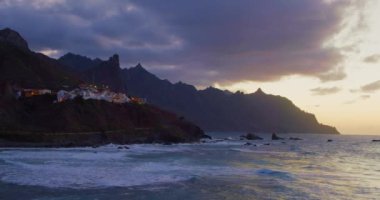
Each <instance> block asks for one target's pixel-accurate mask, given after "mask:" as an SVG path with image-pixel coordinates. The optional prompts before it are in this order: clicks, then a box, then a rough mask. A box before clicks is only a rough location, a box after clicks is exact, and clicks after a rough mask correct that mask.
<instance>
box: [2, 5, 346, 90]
mask: <svg viewBox="0 0 380 200" xmlns="http://www.w3.org/2000/svg"><path fill="white" fill-rule="evenodd" d="M343 2H345V1H336V2H335V3H329V4H327V3H324V1H322V0H291V1H285V0H238V1H229V0H209V1H200V0H198V1H188V0H167V1H165V3H163V2H160V1H154V0H129V1H126V0H116V1H106V0H99V1H90V0H83V1H77V0H49V1H42V0H18V1H11V0H3V1H0V19H1V21H0V26H1V27H6V26H8V27H11V28H14V29H16V30H18V31H20V32H21V34H23V35H25V37H26V39H27V40H28V41H30V46H31V47H32V48H33V49H36V50H44V49H53V50H59V52H60V53H64V52H67V51H73V52H75V53H80V54H85V55H88V56H91V57H101V58H106V57H108V56H109V55H111V54H113V53H119V54H120V57H121V59H122V63H123V65H124V66H130V65H133V64H136V63H138V62H141V63H143V64H144V65H145V66H147V68H150V69H151V70H153V71H154V72H155V73H157V74H159V75H160V76H163V77H165V78H169V79H171V80H183V81H186V82H190V83H194V84H198V85H208V84H211V83H213V82H215V81H218V82H220V83H229V82H234V81H242V80H255V81H270V80H275V79H279V78H281V77H283V76H287V75H294V74H299V75H306V76H314V77H318V78H320V79H321V80H322V81H331V80H340V79H343V78H344V77H345V73H344V70H343V69H341V68H336V66H338V64H339V63H340V62H341V59H342V56H341V54H340V53H339V49H335V48H328V47H324V46H323V44H324V42H326V40H328V39H329V38H330V37H331V36H332V35H333V34H334V33H336V32H337V30H338V29H339V28H340V24H341V19H342V10H343V8H345V6H346V3H343Z"/></svg>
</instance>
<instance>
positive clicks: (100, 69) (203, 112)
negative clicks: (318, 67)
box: [58, 53, 338, 134]
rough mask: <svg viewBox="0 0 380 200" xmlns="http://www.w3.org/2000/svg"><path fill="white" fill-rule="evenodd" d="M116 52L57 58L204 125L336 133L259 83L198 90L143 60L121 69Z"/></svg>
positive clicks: (216, 128)
mask: <svg viewBox="0 0 380 200" xmlns="http://www.w3.org/2000/svg"><path fill="white" fill-rule="evenodd" d="M117 58H118V56H117V55H114V56H112V57H111V58H110V59H109V60H106V61H102V60H100V59H98V58H97V59H90V58H88V57H85V56H81V55H75V54H73V53H68V54H66V55H64V56H62V57H61V58H59V59H58V61H59V62H60V63H61V64H62V65H63V66H66V67H67V69H69V70H71V71H72V72H74V73H75V74H76V75H78V76H80V77H82V79H84V80H86V81H88V82H92V83H95V84H105V85H109V86H110V87H111V88H113V89H114V90H118V91H123V92H126V93H128V94H130V95H134V96H139V97H142V98H146V99H147V101H148V102H149V103H151V104H154V105H156V106H159V107H161V108H163V109H166V110H169V111H172V112H175V113H177V114H178V115H181V116H183V117H185V118H187V119H189V120H190V121H193V122H194V123H196V124H198V125H199V126H201V127H202V128H203V129H205V130H208V131H255V132H282V133H335V134H336V133H338V131H337V130H336V129H335V128H333V127H330V126H326V125H323V124H320V123H318V121H317V119H316V117H315V116H314V115H313V114H310V113H306V112H304V111H302V110H301V109H299V108H298V107H296V106H295V105H294V104H293V103H292V102H291V101H290V100H288V99H286V98H284V97H281V96H274V95H269V94H265V93H264V92H263V91H262V90H261V89H259V90H257V91H256V92H255V93H252V94H243V93H241V92H236V93H232V92H229V91H223V90H219V89H216V88H213V87H209V88H207V89H205V90H197V89H196V88H195V87H194V86H192V85H189V84H185V83H182V82H178V83H175V84H173V83H171V82H170V81H168V80H162V79H160V78H158V77H157V76H155V75H154V74H152V73H150V72H148V71H147V70H146V69H144V68H143V67H142V65H141V64H138V65H137V66H135V67H132V68H129V69H121V68H120V66H119V61H118V60H117Z"/></svg>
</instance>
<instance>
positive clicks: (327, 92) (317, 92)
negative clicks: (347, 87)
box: [310, 87, 341, 96]
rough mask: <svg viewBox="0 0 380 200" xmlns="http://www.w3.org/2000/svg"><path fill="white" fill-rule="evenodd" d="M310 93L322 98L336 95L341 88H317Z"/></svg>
mask: <svg viewBox="0 0 380 200" xmlns="http://www.w3.org/2000/svg"><path fill="white" fill-rule="evenodd" d="M310 91H311V92H312V93H313V95H318V96H322V95H330V94H336V93H338V92H340V91H341V88H339V87H329V88H322V87H318V88H314V89H311V90H310Z"/></svg>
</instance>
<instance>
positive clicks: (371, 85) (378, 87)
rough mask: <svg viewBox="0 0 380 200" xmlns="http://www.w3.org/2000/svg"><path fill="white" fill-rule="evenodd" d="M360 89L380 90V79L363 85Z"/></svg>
mask: <svg viewBox="0 0 380 200" xmlns="http://www.w3.org/2000/svg"><path fill="white" fill-rule="evenodd" d="M360 89H361V91H362V92H376V91H378V90H380V80H378V81H375V82H372V83H369V84H367V85H363V86H362V87H361V88H360Z"/></svg>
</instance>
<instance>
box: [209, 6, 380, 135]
mask: <svg viewBox="0 0 380 200" xmlns="http://www.w3.org/2000/svg"><path fill="white" fill-rule="evenodd" d="M353 5H358V4H353ZM360 5H361V6H362V7H361V8H358V7H355V6H350V7H348V8H347V9H346V10H345V11H344V15H345V20H344V21H343V22H342V26H341V29H340V30H339V32H337V33H336V34H335V35H334V36H333V37H332V38H331V39H330V40H329V41H326V44H325V45H327V46H328V45H332V46H334V47H337V48H339V49H340V53H341V54H342V55H343V56H344V61H343V64H342V67H343V68H344V71H345V73H346V74H347V78H346V79H344V80H341V81H335V82H328V83H323V82H321V81H319V80H318V79H316V78H307V77H304V76H296V75H293V76H289V77H285V78H282V79H281V80H278V81H275V82H252V81H243V82H236V83H234V84H231V85H221V84H218V83H216V84H215V85H214V86H215V87H218V88H223V89H229V90H233V91H237V90H241V91H245V92H248V93H249V92H254V91H255V90H257V89H258V88H262V89H263V90H264V92H267V93H271V94H279V95H282V96H285V97H288V98H290V99H292V100H293V101H294V102H295V104H296V105H299V106H300V107H301V108H302V109H304V110H305V111H308V112H312V113H315V114H316V116H317V117H318V120H319V121H320V122H322V123H326V124H334V125H335V126H337V128H338V129H339V130H340V131H342V132H343V133H345V134H379V133H380V106H379V102H380V94H379V92H380V91H379V92H377V93H376V91H374V92H371V93H368V92H363V91H360V87H361V86H363V85H366V84H369V83H371V82H374V81H377V80H379V79H380V62H376V61H375V60H376V59H375V57H379V56H380V37H379V36H380V23H379V21H378V20H379V19H380V12H379V10H380V1H377V0H371V1H365V2H364V1H363V3H362V4H360ZM371 57H372V58H373V62H370V61H371ZM366 59H367V61H366ZM379 60H380V59H379ZM318 87H323V88H331V87H339V88H341V89H340V91H339V92H337V93H335V94H327V95H313V94H312V93H311V92H310V89H313V88H318Z"/></svg>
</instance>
